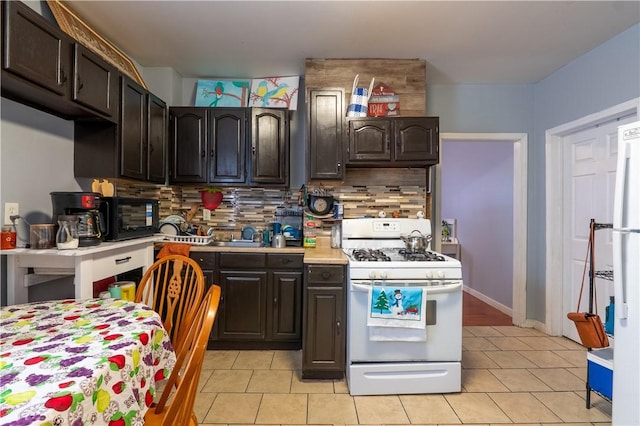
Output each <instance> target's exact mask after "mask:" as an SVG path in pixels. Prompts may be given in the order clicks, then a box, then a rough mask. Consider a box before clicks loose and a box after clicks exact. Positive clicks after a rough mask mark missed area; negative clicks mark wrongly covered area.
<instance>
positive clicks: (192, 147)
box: [169, 107, 209, 183]
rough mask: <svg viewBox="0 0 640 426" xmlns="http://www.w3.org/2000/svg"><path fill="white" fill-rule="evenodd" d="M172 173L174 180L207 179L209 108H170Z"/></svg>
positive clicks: (193, 180) (203, 180) (204, 180)
mask: <svg viewBox="0 0 640 426" xmlns="http://www.w3.org/2000/svg"><path fill="white" fill-rule="evenodd" d="M169 115H170V127H171V133H170V136H169V137H170V146H171V175H170V180H171V181H173V182H193V183H206V182H207V171H208V169H207V165H208V162H207V158H208V156H207V149H208V145H209V141H208V138H209V136H208V132H207V109H206V108H197V107H178V108H170V110H169Z"/></svg>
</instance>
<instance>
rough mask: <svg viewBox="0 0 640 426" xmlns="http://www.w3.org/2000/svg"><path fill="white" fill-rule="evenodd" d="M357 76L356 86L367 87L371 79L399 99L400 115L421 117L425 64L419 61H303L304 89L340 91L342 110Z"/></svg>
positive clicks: (424, 110)
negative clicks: (326, 88) (343, 98)
mask: <svg viewBox="0 0 640 426" xmlns="http://www.w3.org/2000/svg"><path fill="white" fill-rule="evenodd" d="M356 74H359V75H360V77H359V79H360V82H359V83H358V86H360V87H367V88H368V87H369V83H370V82H371V78H372V77H375V79H376V84H377V83H385V84H387V85H388V86H389V87H391V88H392V89H393V90H394V91H395V92H396V94H397V95H398V96H399V97H400V115H401V116H412V115H425V114H426V106H427V94H426V93H427V81H426V80H427V63H426V61H424V60H422V59H311V58H309V59H307V60H306V63H305V76H304V78H305V87H307V88H310V87H343V88H344V93H345V107H346V105H347V104H348V103H349V95H350V94H351V88H352V87H353V78H354V77H355V76H356Z"/></svg>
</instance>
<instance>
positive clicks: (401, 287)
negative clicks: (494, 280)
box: [342, 218, 462, 395]
mask: <svg viewBox="0 0 640 426" xmlns="http://www.w3.org/2000/svg"><path fill="white" fill-rule="evenodd" d="M414 230H418V231H420V232H421V233H422V234H423V235H430V234H431V223H430V221H429V220H428V219H402V218H396V219H370V218H362V219H345V220H343V221H342V248H343V251H344V252H345V254H346V255H347V257H348V258H349V265H348V268H347V270H348V284H347V291H348V295H347V319H348V321H347V371H346V373H347V383H348V386H349V392H350V394H351V395H389V394H423V393H446V392H459V391H460V389H461V358H462V266H461V264H460V262H459V261H458V260H456V259H453V258H451V257H448V256H444V255H442V254H440V253H436V252H434V251H431V250H430V247H427V249H426V250H417V251H411V250H407V247H406V244H405V242H404V241H403V240H402V238H401V236H402V235H407V234H410V233H411V232H412V231H414ZM383 291H384V292H385V296H384V297H382V292H383ZM403 294H405V295H406V294H409V295H412V294H413V295H414V296H417V297H420V300H422V299H425V300H424V304H423V305H420V307H418V306H417V304H413V302H412V300H413V299H410V300H408V299H405V296H403ZM403 302H404V303H403ZM378 308H379V309H378ZM419 309H422V311H421V312H419ZM378 310H379V311H380V313H381V314H382V313H383V312H384V315H385V316H386V317H393V318H398V319H399V320H402V319H409V318H411V315H412V314H413V315H415V314H416V313H420V321H424V323H423V325H424V326H423V328H422V329H420V328H418V329H408V328H404V326H401V327H393V326H391V327H389V326H386V327H375V326H372V325H371V322H372V321H371V318H372V317H373V316H374V315H375V313H377V311H378ZM387 312H388V313H387ZM394 314H395V315H396V316H393V315H394ZM423 317H424V319H423Z"/></svg>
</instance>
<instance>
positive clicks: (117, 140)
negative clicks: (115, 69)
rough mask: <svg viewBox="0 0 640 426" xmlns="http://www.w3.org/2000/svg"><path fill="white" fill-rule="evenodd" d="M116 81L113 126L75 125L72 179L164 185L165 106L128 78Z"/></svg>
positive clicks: (165, 161)
mask: <svg viewBox="0 0 640 426" xmlns="http://www.w3.org/2000/svg"><path fill="white" fill-rule="evenodd" d="M120 80H121V81H120V90H119V93H120V95H119V96H118V99H120V106H119V108H118V110H119V112H120V114H119V118H118V122H117V124H115V123H110V122H107V121H104V122H102V121H100V122H96V121H86V120H77V121H76V122H75V137H74V160H75V161H74V172H75V176H78V177H96V178H97V177H109V178H114V177H115V178H118V177H123V178H130V179H136V180H141V181H146V182H154V183H165V182H166V175H167V173H166V170H167V113H168V110H167V106H166V104H165V103H164V102H163V101H162V100H161V99H160V98H158V97H157V96H155V95H153V94H152V93H150V92H149V91H147V89H145V88H144V87H142V86H140V85H139V84H138V83H136V82H135V81H133V80H132V79H130V78H129V77H125V76H121V78H120Z"/></svg>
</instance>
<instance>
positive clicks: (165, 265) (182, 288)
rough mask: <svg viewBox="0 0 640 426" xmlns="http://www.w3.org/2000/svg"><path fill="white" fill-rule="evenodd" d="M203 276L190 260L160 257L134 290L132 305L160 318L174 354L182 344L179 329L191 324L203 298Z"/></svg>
mask: <svg viewBox="0 0 640 426" xmlns="http://www.w3.org/2000/svg"><path fill="white" fill-rule="evenodd" d="M204 287H205V283H204V275H203V274H202V269H201V268H200V265H199V264H198V263H197V262H196V261H195V260H193V259H191V258H189V257H186V256H182V255H179V254H172V255H168V256H164V257H162V258H161V259H159V260H157V261H156V262H155V263H154V264H153V265H151V267H150V268H149V269H148V270H147V272H145V274H144V276H143V277H142V279H141V280H140V284H139V285H138V288H137V290H136V298H135V301H136V302H142V303H146V304H147V305H149V307H151V308H152V309H153V310H154V311H156V312H157V313H158V314H159V315H160V318H162V323H163V324H162V325H163V326H164V328H165V329H166V330H167V333H169V337H170V338H171V343H172V344H173V346H174V349H175V350H178V347H179V345H180V343H181V341H182V340H183V334H184V333H183V332H182V328H184V327H185V326H186V325H189V324H190V323H191V320H192V318H193V316H194V315H195V314H196V311H197V310H198V307H199V306H200V302H201V301H202V297H203V295H204Z"/></svg>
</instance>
